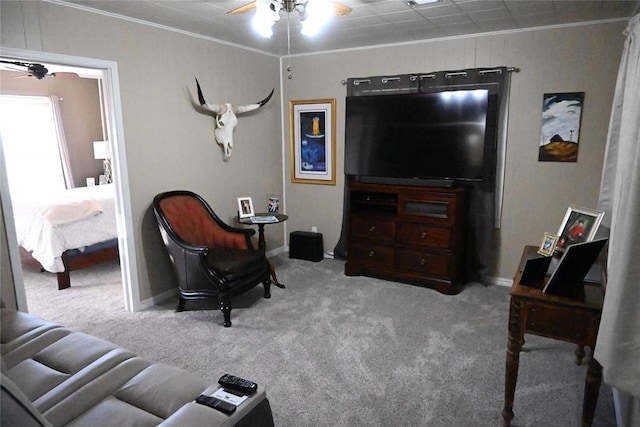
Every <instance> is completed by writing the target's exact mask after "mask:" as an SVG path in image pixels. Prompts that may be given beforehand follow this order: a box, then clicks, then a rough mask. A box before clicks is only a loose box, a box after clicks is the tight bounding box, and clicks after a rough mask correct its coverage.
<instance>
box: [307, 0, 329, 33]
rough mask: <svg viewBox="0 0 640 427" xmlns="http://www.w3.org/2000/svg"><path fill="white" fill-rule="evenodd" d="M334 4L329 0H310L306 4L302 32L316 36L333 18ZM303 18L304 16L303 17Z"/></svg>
mask: <svg viewBox="0 0 640 427" xmlns="http://www.w3.org/2000/svg"><path fill="white" fill-rule="evenodd" d="M332 14H333V4H332V3H331V2H330V1H328V0H309V1H307V3H306V4H305V6H304V15H302V16H303V17H304V18H305V19H304V20H303V21H302V31H301V32H302V34H303V35H305V36H315V35H316V34H318V33H319V32H320V30H321V29H322V27H323V26H324V25H325V24H326V23H327V21H328V20H329V19H331V15H332ZM301 19H302V18H301Z"/></svg>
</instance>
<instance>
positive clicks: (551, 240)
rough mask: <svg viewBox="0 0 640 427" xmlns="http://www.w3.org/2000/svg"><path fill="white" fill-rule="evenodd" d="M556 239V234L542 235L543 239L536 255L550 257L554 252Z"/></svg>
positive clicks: (557, 237)
mask: <svg viewBox="0 0 640 427" xmlns="http://www.w3.org/2000/svg"><path fill="white" fill-rule="evenodd" d="M558 239H559V236H557V235H556V234H551V233H544V239H542V243H541V244H540V248H539V249H538V253H539V254H540V255H544V256H552V255H553V253H554V252H555V250H556V245H557V244H558Z"/></svg>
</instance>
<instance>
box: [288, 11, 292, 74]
mask: <svg viewBox="0 0 640 427" xmlns="http://www.w3.org/2000/svg"><path fill="white" fill-rule="evenodd" d="M290 27H291V26H290V20H289V14H288V13H287V78H288V79H289V80H291V79H292V78H293V74H291V28H290Z"/></svg>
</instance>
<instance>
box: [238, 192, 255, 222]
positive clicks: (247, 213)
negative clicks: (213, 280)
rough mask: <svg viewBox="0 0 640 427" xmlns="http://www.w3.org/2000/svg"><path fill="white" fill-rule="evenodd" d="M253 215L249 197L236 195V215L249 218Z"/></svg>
mask: <svg viewBox="0 0 640 427" xmlns="http://www.w3.org/2000/svg"><path fill="white" fill-rule="evenodd" d="M252 216H255V213H254V212H253V202H252V201H251V197H238V217H239V218H250V217H252Z"/></svg>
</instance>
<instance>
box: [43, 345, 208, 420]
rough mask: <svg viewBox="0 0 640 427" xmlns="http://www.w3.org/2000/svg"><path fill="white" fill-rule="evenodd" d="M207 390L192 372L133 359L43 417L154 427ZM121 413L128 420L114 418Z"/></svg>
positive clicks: (86, 386) (56, 406)
mask: <svg viewBox="0 0 640 427" xmlns="http://www.w3.org/2000/svg"><path fill="white" fill-rule="evenodd" d="M206 387H207V384H206V382H205V381H204V380H202V379H200V378H198V377H196V376H195V375H193V374H191V373H189V372H185V371H184V370H181V369H178V368H174V367H171V366H168V365H164V364H162V363H151V362H149V361H147V360H144V359H141V358H139V357H134V358H132V359H129V360H126V361H125V362H123V363H121V364H119V365H118V366H116V367H114V368H113V369H111V370H109V371H108V372H106V373H105V374H104V375H101V376H99V377H97V378H95V379H94V380H92V381H91V382H90V383H88V384H86V385H85V386H83V387H81V388H79V389H78V390H77V391H76V392H74V393H72V394H71V395H69V396H68V397H67V398H66V399H65V400H63V401H61V402H60V403H59V404H57V405H55V406H54V407H53V408H51V409H50V410H48V411H46V412H45V413H44V415H45V416H46V417H47V419H49V420H50V421H51V422H52V423H53V424H55V425H63V424H65V425H66V424H70V425H92V426H93V425H109V426H118V427H123V426H128V425H142V426H144V425H154V426H155V425H158V424H159V423H160V422H162V421H163V420H164V419H166V418H168V417H169V416H171V414H173V413H174V412H176V411H177V410H178V409H180V407H182V406H183V405H185V404H186V403H188V402H190V401H193V400H195V398H196V397H198V396H199V395H200V393H202V391H204V390H205V388H206ZM119 411H121V412H122V414H126V417H125V419H121V417H120V416H113V417H112V416H111V414H112V413H117V412H119ZM97 420H101V421H100V422H99V423H97ZM96 423H97V424H96Z"/></svg>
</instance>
